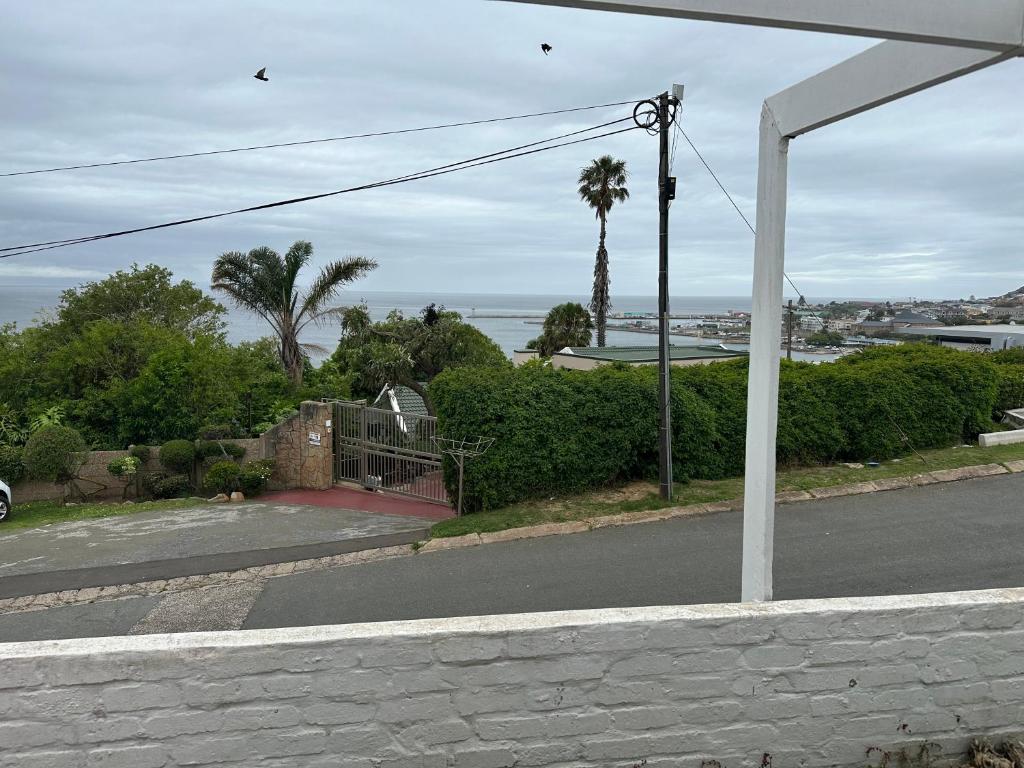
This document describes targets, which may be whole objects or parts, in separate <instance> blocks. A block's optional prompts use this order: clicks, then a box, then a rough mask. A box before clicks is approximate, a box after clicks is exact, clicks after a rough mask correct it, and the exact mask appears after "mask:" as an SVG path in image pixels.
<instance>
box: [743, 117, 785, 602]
mask: <svg viewBox="0 0 1024 768" xmlns="http://www.w3.org/2000/svg"><path fill="white" fill-rule="evenodd" d="M788 152H789V139H786V138H783V136H782V134H781V133H780V132H779V127H778V125H777V124H776V121H775V116H774V114H773V113H772V111H771V109H769V107H768V105H767V104H765V105H764V108H763V109H762V111H761V138H760V149H759V157H758V171H757V237H756V238H755V241H754V294H753V312H752V314H751V321H750V322H751V326H750V378H749V382H748V385H747V456H746V461H747V468H746V476H745V478H744V503H743V590H742V599H743V602H762V601H766V600H771V599H772V562H773V559H774V541H773V540H774V536H775V438H776V428H777V426H778V421H779V414H778V407H779V350H780V349H781V346H782V279H783V274H782V273H783V268H784V265H785V249H786V165H787V159H788Z"/></svg>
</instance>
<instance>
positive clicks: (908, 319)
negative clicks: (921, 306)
mask: <svg viewBox="0 0 1024 768" xmlns="http://www.w3.org/2000/svg"><path fill="white" fill-rule="evenodd" d="M892 324H893V326H894V327H896V328H914V327H917V326H929V325H931V326H935V325H939V323H938V322H936V320H935V318H934V317H929V316H928V315H922V314H920V313H918V312H914V311H913V310H910V309H904V310H902V311H900V312H897V313H896V315H895V317H893V319H892Z"/></svg>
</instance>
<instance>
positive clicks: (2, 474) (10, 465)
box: [0, 445, 25, 485]
mask: <svg viewBox="0 0 1024 768" xmlns="http://www.w3.org/2000/svg"><path fill="white" fill-rule="evenodd" d="M22 453H23V451H22V449H21V448H17V447H15V446H13V445H0V480H3V481H4V482H5V483H7V484H8V485H14V484H15V483H17V482H18V481H19V480H21V478H22V477H23V476H24V474H25V465H24V464H23V463H22V461H21V458H22Z"/></svg>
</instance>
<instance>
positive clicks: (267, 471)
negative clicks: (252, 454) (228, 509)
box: [238, 459, 274, 496]
mask: <svg viewBox="0 0 1024 768" xmlns="http://www.w3.org/2000/svg"><path fill="white" fill-rule="evenodd" d="M273 474H274V460H273V459H260V460H259V461H250V462H249V463H248V464H245V465H244V466H243V467H242V469H241V471H239V473H238V487H239V488H240V489H241V491H242V493H244V494H245V495H246V496H259V495H260V494H261V493H263V491H264V490H266V487H267V483H268V482H269V480H270V477H271V475H273Z"/></svg>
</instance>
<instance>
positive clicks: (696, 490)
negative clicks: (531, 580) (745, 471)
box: [430, 444, 1024, 538]
mask: <svg viewBox="0 0 1024 768" xmlns="http://www.w3.org/2000/svg"><path fill="white" fill-rule="evenodd" d="M920 453H921V455H920V456H918V455H917V454H914V453H912V454H910V455H908V456H904V457H903V458H901V459H893V460H891V461H886V462H884V463H882V464H881V465H880V466H877V467H866V466H865V467H863V468H860V469H858V468H853V467H846V466H843V465H841V464H836V465H830V466H820V467H799V468H795V469H782V470H779V472H778V474H777V475H776V488H777V490H779V491H807V490H810V489H812V488H825V487H828V486H835V485H846V484H848V483H859V482H863V481H866V480H877V479H880V478H887V477H909V476H911V475H917V474H920V473H922V472H930V471H933V470H937V469H955V468H957V467H969V466H973V465H975V464H996V463H1000V462H1004V461H1014V460H1017V459H1024V444H1021V445H1000V446H996V447H994V448H979V447H978V446H977V445H973V446H967V447H956V448H942V449H937V450H929V451H921V452H920ZM742 495H743V478H742V477H732V478H728V479H726V480H694V481H693V482H691V483H688V484H686V485H677V486H676V488H675V499H674V500H673V501H672V502H671V503H666V502H664V501H662V500H661V498H660V497H659V496H658V494H657V485H656V484H655V483H648V482H637V483H631V484H629V485H627V486H625V487H622V488H615V489H606V490H602V491H595V492H591V493H585V494H581V495H579V496H570V497H564V498H562V497H558V498H553V499H547V500H544V501H528V502H523V503H521V504H514V505H512V506H509V507H505V508H504V509H497V510H493V511H490V512H478V513H475V514H470V515H465V516H463V517H461V518H457V519H454V520H445V521H444V522H442V523H438V524H437V525H435V526H434V527H433V528H432V529H431V532H430V535H431V536H432V537H433V538H443V537H446V536H461V535H463V534H467V533H486V532H491V531H504V530H506V529H508V528H521V527H523V526H527V525H538V524H541V523H557V522H568V521H571V520H585V519H587V518H590V517H600V516H602V515H615V514H620V513H623V512H626V513H628V512H641V511H645V510H650V509H662V508H664V507H670V506H672V507H675V506H680V507H682V506H686V505H688V504H701V503H708V502H713V501H729V500H732V499H738V498H740V497H741V496H742Z"/></svg>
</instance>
